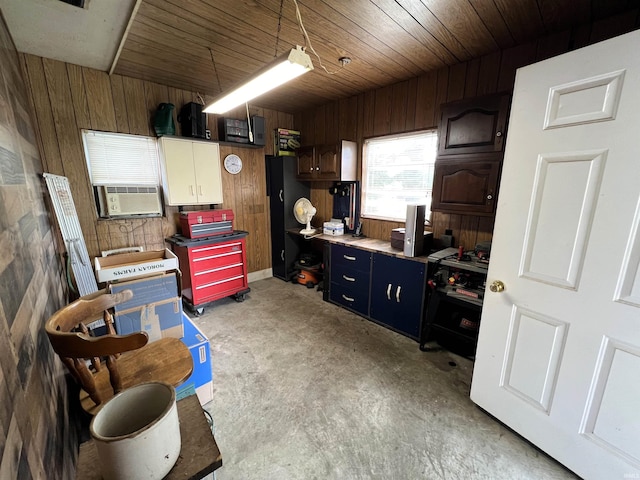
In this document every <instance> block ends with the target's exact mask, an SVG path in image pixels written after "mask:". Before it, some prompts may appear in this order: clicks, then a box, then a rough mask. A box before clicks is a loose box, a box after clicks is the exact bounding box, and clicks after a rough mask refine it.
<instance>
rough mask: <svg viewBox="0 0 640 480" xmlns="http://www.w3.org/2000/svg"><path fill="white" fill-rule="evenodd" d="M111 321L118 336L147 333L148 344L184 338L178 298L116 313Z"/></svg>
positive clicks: (179, 299) (180, 304)
mask: <svg viewBox="0 0 640 480" xmlns="http://www.w3.org/2000/svg"><path fill="white" fill-rule="evenodd" d="M113 320H114V323H115V326H116V332H117V333H118V334H120V335H126V334H128V333H134V332H147V335H149V342H154V341H156V340H160V339H161V338H166V337H174V338H182V337H183V336H184V329H183V326H182V298H180V297H174V298H170V299H169V300H164V301H162V302H156V303H150V304H148V305H143V306H142V307H136V308H132V309H130V310H125V311H123V312H119V313H116V314H115V315H114V319H113Z"/></svg>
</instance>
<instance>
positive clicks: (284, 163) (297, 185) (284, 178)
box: [266, 156, 310, 281]
mask: <svg viewBox="0 0 640 480" xmlns="http://www.w3.org/2000/svg"><path fill="white" fill-rule="evenodd" d="M297 161H298V159H297V158H296V157H272V156H267V157H266V162H267V181H268V189H267V192H268V194H269V208H270V213H271V265H272V268H273V276H274V277H278V278H281V279H282V280H285V281H289V280H291V279H292V278H293V277H294V276H295V275H296V273H297V270H296V268H295V263H296V260H297V259H298V255H299V254H300V246H301V242H304V240H303V239H302V237H298V236H296V235H295V234H290V233H287V229H291V228H297V229H300V228H303V225H300V224H299V223H298V221H297V220H296V218H295V217H294V215H293V205H294V204H295V203H296V200H298V199H299V198H300V197H306V198H309V193H310V190H309V184H307V183H304V182H300V181H298V180H296V172H297Z"/></svg>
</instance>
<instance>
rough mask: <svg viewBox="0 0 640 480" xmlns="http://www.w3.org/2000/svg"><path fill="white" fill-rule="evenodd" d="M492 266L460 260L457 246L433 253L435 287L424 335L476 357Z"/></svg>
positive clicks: (431, 265)
mask: <svg viewBox="0 0 640 480" xmlns="http://www.w3.org/2000/svg"><path fill="white" fill-rule="evenodd" d="M488 267H489V265H488V264H487V263H485V262H483V261H481V260H479V259H475V258H471V259H470V260H460V261H459V260H457V253H456V249H455V248H447V249H445V250H442V251H440V252H436V253H434V254H432V255H430V256H429V272H428V275H429V278H430V280H431V282H430V283H431V284H432V286H433V287H434V289H433V290H432V291H431V295H430V297H429V308H428V311H427V314H426V318H425V322H424V326H423V330H422V332H421V336H420V349H421V350H424V351H428V350H431V348H428V347H426V346H425V345H426V343H427V342H428V341H436V342H437V343H439V344H440V345H441V346H443V347H445V348H447V349H449V350H451V351H453V352H455V353H458V354H460V355H464V356H468V357H473V356H474V355H475V351H476V344H477V341H478V330H479V328H480V317H481V314H482V303H483V299H484V292H485V287H486V280H487V270H488Z"/></svg>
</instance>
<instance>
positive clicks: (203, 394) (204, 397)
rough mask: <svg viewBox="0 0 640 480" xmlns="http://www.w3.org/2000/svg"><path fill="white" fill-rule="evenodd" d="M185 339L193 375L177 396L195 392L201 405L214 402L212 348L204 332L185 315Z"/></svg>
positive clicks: (179, 389)
mask: <svg viewBox="0 0 640 480" xmlns="http://www.w3.org/2000/svg"><path fill="white" fill-rule="evenodd" d="M183 321H184V337H183V338H181V340H182V342H183V343H184V344H185V345H186V346H187V347H189V350H190V351H191V357H192V358H193V373H192V374H191V376H190V377H189V378H188V379H187V381H186V382H184V383H183V384H182V385H180V386H179V387H177V388H176V395H177V396H178V397H179V398H180V397H181V396H184V395H188V394H189V392H190V391H192V390H195V392H196V395H198V400H199V401H200V404H201V405H204V404H205V403H208V402H210V401H211V400H213V371H212V369H211V347H210V345H209V340H208V339H207V337H205V336H204V334H203V333H202V331H201V330H200V329H199V328H198V327H197V326H196V325H195V324H194V323H193V322H192V321H191V319H190V318H189V317H187V316H186V315H183Z"/></svg>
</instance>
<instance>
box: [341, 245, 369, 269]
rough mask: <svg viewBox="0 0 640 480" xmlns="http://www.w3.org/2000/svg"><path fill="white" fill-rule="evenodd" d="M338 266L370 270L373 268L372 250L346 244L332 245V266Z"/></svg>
mask: <svg viewBox="0 0 640 480" xmlns="http://www.w3.org/2000/svg"><path fill="white" fill-rule="evenodd" d="M337 266H344V267H346V268H352V269H354V270H360V271H362V272H369V271H370V270H371V252H368V251H367V250H360V249H359V248H353V247H347V246H344V245H331V268H335V267H337Z"/></svg>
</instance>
